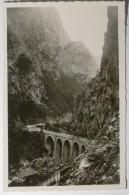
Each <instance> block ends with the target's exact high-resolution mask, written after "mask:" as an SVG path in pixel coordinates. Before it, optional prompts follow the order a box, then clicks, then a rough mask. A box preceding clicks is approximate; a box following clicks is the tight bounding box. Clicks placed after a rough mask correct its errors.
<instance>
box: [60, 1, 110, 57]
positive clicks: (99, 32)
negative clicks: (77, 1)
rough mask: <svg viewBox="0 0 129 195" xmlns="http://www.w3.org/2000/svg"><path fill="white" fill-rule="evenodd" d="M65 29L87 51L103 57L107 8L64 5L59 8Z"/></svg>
mask: <svg viewBox="0 0 129 195" xmlns="http://www.w3.org/2000/svg"><path fill="white" fill-rule="evenodd" d="M57 9H58V11H59V14H60V16H61V19H62V23H63V27H64V29H65V31H66V32H67V34H68V36H69V38H70V39H71V40H72V41H82V42H83V43H84V44H85V46H86V47H87V49H88V50H89V51H90V52H91V53H92V54H93V56H97V57H99V58H101V57H102V48H103V45H104V33H105V32H106V31H107V6H100V5H99V6H87V5H85V4H83V5H74V4H73V5H71V6H70V5H65V6H64V5H63V6H58V7H57Z"/></svg>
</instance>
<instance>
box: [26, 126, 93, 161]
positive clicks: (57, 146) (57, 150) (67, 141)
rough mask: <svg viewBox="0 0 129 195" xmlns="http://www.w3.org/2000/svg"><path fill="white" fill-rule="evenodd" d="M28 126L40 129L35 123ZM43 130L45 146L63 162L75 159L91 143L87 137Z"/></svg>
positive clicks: (54, 156) (53, 155) (32, 129)
mask: <svg viewBox="0 0 129 195" xmlns="http://www.w3.org/2000/svg"><path fill="white" fill-rule="evenodd" d="M27 127H28V128H29V131H39V130H40V129H39V128H36V126H35V125H33V126H27ZM43 131H44V134H45V147H46V148H47V149H48V152H49V153H50V154H51V156H52V157H53V158H58V159H59V160H60V162H62V163H65V162H66V163H67V162H70V161H72V160H74V159H75V158H76V157H77V156H79V155H80V154H81V153H84V152H85V151H87V149H88V147H89V145H90V144H89V141H88V140H87V139H86V138H80V137H76V136H73V135H70V134H64V133H57V132H53V131H47V130H43Z"/></svg>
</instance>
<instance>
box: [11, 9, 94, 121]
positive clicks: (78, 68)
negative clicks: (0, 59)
mask: <svg viewBox="0 0 129 195" xmlns="http://www.w3.org/2000/svg"><path fill="white" fill-rule="evenodd" d="M7 17H8V26H7V31H8V35H7V36H8V37H7V38H8V92H9V121H12V120H16V121H17V120H22V122H23V123H25V124H26V123H31V122H32V121H33V123H34V122H36V121H37V122H39V120H42V119H44V118H45V117H46V116H62V115H63V114H64V113H67V112H71V111H72V107H73V100H74V97H75V96H76V95H77V94H78V93H79V92H81V91H82V90H83V89H84V87H85V88H86V84H87V82H88V81H89V80H91V78H92V77H93V76H95V74H96V70H97V68H96V64H95V61H94V59H93V56H92V54H90V52H89V51H88V50H87V49H86V47H85V46H84V45H83V44H82V43H81V42H71V41H70V39H69V37H68V35H67V33H66V32H65V30H64V29H63V26H62V22H61V19H60V17H59V14H58V11H57V10H56V9H55V8H53V7H51V8H8V11H7Z"/></svg>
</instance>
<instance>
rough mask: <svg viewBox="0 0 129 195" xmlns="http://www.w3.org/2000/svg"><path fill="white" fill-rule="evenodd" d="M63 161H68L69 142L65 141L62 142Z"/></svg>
mask: <svg viewBox="0 0 129 195" xmlns="http://www.w3.org/2000/svg"><path fill="white" fill-rule="evenodd" d="M63 161H64V162H69V161H70V142H69V141H68V140H65V142H64V151H63Z"/></svg>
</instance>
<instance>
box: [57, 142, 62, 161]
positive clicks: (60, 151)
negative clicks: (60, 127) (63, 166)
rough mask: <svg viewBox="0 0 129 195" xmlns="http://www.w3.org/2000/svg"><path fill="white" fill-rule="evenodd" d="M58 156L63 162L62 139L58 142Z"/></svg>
mask: <svg viewBox="0 0 129 195" xmlns="http://www.w3.org/2000/svg"><path fill="white" fill-rule="evenodd" d="M56 156H57V158H59V160H60V161H62V140H61V139H60V138H58V139H57V142H56Z"/></svg>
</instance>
